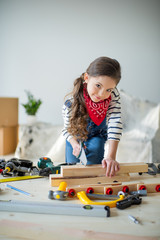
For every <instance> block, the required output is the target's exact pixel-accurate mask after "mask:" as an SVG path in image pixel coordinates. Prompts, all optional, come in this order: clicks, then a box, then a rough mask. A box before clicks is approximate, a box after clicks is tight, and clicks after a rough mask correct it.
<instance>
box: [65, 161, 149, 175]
mask: <svg viewBox="0 0 160 240" xmlns="http://www.w3.org/2000/svg"><path fill="white" fill-rule="evenodd" d="M138 172H148V164H146V163H120V170H119V171H118V174H121V173H138ZM105 174H106V169H105V168H102V165H101V164H94V165H88V166H84V165H81V164H79V165H69V166H61V175H62V176H63V177H76V176H78V177H89V176H92V177H93V176H94V177H95V176H96V177H100V176H105Z"/></svg>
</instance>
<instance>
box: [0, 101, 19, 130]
mask: <svg viewBox="0 0 160 240" xmlns="http://www.w3.org/2000/svg"><path fill="white" fill-rule="evenodd" d="M17 125H18V98H8V97H0V127H10V126H17Z"/></svg>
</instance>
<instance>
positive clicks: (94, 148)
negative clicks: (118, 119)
mask: <svg viewBox="0 0 160 240" xmlns="http://www.w3.org/2000/svg"><path fill="white" fill-rule="evenodd" d="M87 130H88V139H87V141H84V144H85V146H86V148H85V149H84V151H85V153H86V157H87V165H90V164H100V163H101V162H102V160H103V157H104V145H105V142H106V140H107V125H106V118H105V119H104V120H103V122H102V123H101V124H100V125H99V126H97V125H96V124H95V123H94V122H93V121H92V120H89V121H88V125H87ZM72 151H73V148H72V146H71V144H70V143H69V142H68V141H67V140H66V163H70V164H76V163H78V162H80V160H79V159H78V158H76V157H75V156H74V155H73V154H72Z"/></svg>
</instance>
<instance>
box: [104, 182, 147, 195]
mask: <svg viewBox="0 0 160 240" xmlns="http://www.w3.org/2000/svg"><path fill="white" fill-rule="evenodd" d="M142 184H143V183H142ZM126 186H127V187H128V188H129V192H131V191H137V183H132V184H125V185H124V184H122V185H119V186H112V185H110V186H107V187H104V194H106V192H107V189H112V191H113V192H112V194H113V195H115V194H118V192H119V191H123V190H124V187H126Z"/></svg>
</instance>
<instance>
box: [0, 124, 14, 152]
mask: <svg viewBox="0 0 160 240" xmlns="http://www.w3.org/2000/svg"><path fill="white" fill-rule="evenodd" d="M17 144H18V126H14V127H0V155H6V154H10V153H14V152H15V150H16V147H17Z"/></svg>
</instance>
